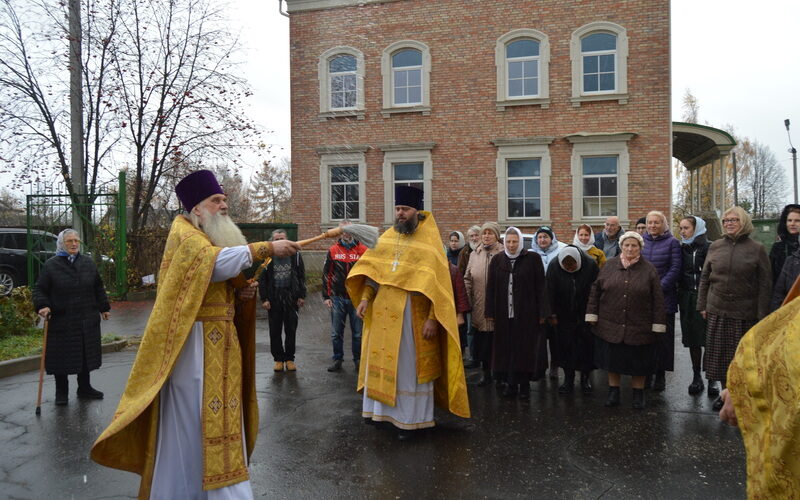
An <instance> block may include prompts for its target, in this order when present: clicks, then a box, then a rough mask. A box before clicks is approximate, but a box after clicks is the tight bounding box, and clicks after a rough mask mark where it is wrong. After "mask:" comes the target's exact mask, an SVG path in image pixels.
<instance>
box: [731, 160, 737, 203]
mask: <svg viewBox="0 0 800 500" xmlns="http://www.w3.org/2000/svg"><path fill="white" fill-rule="evenodd" d="M731 159H732V160H733V205H734V206H735V207H738V206H739V172H738V170H737V169H736V151H733V152H732V153H731Z"/></svg>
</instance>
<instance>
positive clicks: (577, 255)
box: [558, 236, 581, 272]
mask: <svg viewBox="0 0 800 500" xmlns="http://www.w3.org/2000/svg"><path fill="white" fill-rule="evenodd" d="M575 238H577V236H576V237H575ZM567 257H572V258H573V259H575V263H576V264H577V265H578V267H577V268H576V269H575V271H572V272H578V271H580V269H581V251H580V250H578V249H577V248H576V247H574V246H572V245H569V246H566V247H564V248H562V249H561V251H560V252H559V253H558V264H559V265H560V266H561V269H564V259H565V258H567ZM564 270H565V271H567V270H566V269H564ZM567 272H570V271H567Z"/></svg>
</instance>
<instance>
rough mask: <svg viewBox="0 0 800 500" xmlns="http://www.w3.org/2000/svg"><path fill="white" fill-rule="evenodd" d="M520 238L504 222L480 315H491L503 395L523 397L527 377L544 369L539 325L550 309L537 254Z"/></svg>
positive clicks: (539, 374)
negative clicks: (501, 247) (501, 241)
mask: <svg viewBox="0 0 800 500" xmlns="http://www.w3.org/2000/svg"><path fill="white" fill-rule="evenodd" d="M522 244H523V241H522V232H520V230H519V229H517V228H516V227H510V228H508V230H506V234H505V239H504V246H505V250H504V252H503V253H499V254H497V255H496V256H494V258H492V261H491V263H490V264H489V274H488V278H487V282H486V310H485V316H486V319H487V320H489V321H494V342H493V354H492V369H493V370H494V372H495V375H497V376H498V377H499V378H501V379H503V378H505V380H506V382H507V385H506V387H505V389H504V390H503V395H504V396H507V397H513V396H516V395H517V394H519V397H520V399H528V398H529V397H530V380H538V379H540V378H542V376H543V375H544V372H545V370H546V369H547V348H546V336H545V332H544V328H543V326H542V325H543V324H544V322H545V319H546V318H547V317H548V316H549V313H548V310H547V309H548V308H547V289H546V287H545V277H544V268H543V267H542V259H541V258H540V257H539V256H538V255H537V254H535V253H532V252H528V251H527V250H525V249H524V248H522Z"/></svg>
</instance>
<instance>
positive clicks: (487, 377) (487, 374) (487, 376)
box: [478, 369, 492, 387]
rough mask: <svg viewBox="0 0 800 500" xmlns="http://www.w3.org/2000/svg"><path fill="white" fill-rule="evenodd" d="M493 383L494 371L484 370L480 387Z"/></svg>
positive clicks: (479, 381) (479, 383) (479, 382)
mask: <svg viewBox="0 0 800 500" xmlns="http://www.w3.org/2000/svg"><path fill="white" fill-rule="evenodd" d="M491 383H492V371H491V370H488V369H484V370H483V375H481V379H480V380H478V387H484V386H487V385H489V384H491Z"/></svg>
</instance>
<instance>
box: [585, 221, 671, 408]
mask: <svg viewBox="0 0 800 500" xmlns="http://www.w3.org/2000/svg"><path fill="white" fill-rule="evenodd" d="M619 243H620V249H621V251H622V253H620V255H619V256H618V257H612V258H610V259H608V262H606V265H605V266H603V269H601V270H600V273H599V274H598V275H597V280H595V282H594V284H593V285H592V291H591V294H590V295H589V305H588V306H587V308H586V321H588V322H589V323H593V324H594V325H595V326H594V334H595V336H596V337H597V338H596V339H595V344H594V361H595V365H596V366H597V367H598V368H600V369H603V370H606V371H607V372H608V399H607V400H606V406H619V403H620V394H619V387H620V376H621V375H631V376H632V378H633V380H632V382H631V385H632V386H633V402H632V403H631V406H632V407H633V408H635V409H642V408H644V406H645V399H644V379H645V376H647V375H648V374H650V373H653V368H654V366H655V363H656V339H657V338H658V335H663V334H664V332H666V331H667V326H666V325H665V324H664V318H665V313H664V293H663V292H662V291H661V280H660V279H659V277H658V271H656V268H655V267H654V266H653V265H652V264H651V263H649V262H648V261H646V260H645V259H642V258H641V256H642V247H644V246H645V243H644V239H643V238H642V235H640V234H639V233H637V232H635V231H628V232H627V233H625V234H623V235H622V236H620V238H619Z"/></svg>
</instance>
